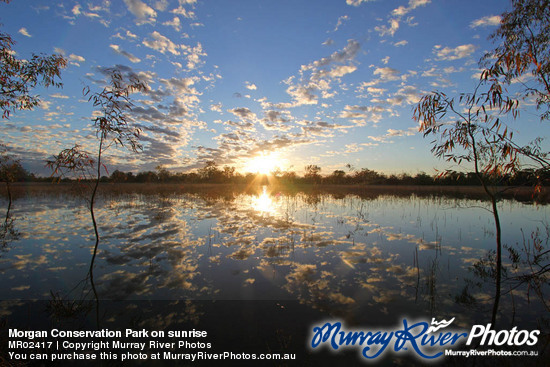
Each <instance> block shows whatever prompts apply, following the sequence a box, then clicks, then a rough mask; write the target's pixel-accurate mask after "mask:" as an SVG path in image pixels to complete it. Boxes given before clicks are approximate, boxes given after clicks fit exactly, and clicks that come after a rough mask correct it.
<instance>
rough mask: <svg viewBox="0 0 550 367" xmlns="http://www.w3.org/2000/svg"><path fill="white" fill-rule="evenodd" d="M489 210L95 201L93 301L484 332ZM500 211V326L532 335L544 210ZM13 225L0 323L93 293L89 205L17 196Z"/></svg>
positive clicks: (402, 199)
mask: <svg viewBox="0 0 550 367" xmlns="http://www.w3.org/2000/svg"><path fill="white" fill-rule="evenodd" d="M0 203H1V204H2V206H3V207H4V208H6V207H7V202H6V200H5V199H3V201H1V202H0ZM488 207H489V206H488V203H486V202H482V201H479V200H471V199H456V198H450V197H438V196H429V197H419V196H415V195H410V196H409V195H407V196H399V197H398V196H394V195H389V194H384V195H374V196H369V197H361V196H358V195H355V194H338V195H331V194H315V195H313V194H305V193H293V194H288V193H281V192H278V191H273V192H271V191H270V189H269V188H268V187H262V188H259V189H258V190H257V191H256V192H254V193H236V194H235V193H232V194H228V195H208V194H191V193H188V194H185V193H179V194H171V193H161V194H154V195H145V194H139V193H127V194H118V195H108V194H105V195H103V196H102V197H101V198H100V200H99V202H98V204H97V209H96V216H97V220H98V223H99V225H100V228H99V230H100V234H101V242H100V244H99V252H98V258H97V259H96V265H95V270H94V282H95V287H96V290H97V294H98V297H99V299H102V300H281V301H283V300H298V301H300V303H301V304H303V305H305V306H307V307H308V308H310V309H312V310H313V309H315V310H317V311H319V312H322V313H323V314H326V315H331V316H338V317H341V318H344V319H348V320H367V319H376V320H385V319H387V320H391V322H392V323H394V322H395V320H396V317H399V316H401V315H421V316H424V317H432V316H433V317H447V316H448V315H451V316H449V317H452V316H453V315H455V316H456V315H461V317H460V321H459V322H460V323H462V324H464V325H469V324H470V323H471V322H474V321H483V322H486V321H487V320H488V319H490V312H491V309H492V304H493V297H494V292H495V289H494V280H493V278H492V276H491V275H492V274H491V271H493V270H494V269H493V267H492V266H493V265H492V264H493V263H492V262H491V261H485V262H484V261H483V260H484V259H488V258H489V259H490V254H491V251H494V249H495V230H494V222H493V217H492V214H491V213H490V212H489V211H488V210H487V208H488ZM499 208H500V215H501V221H502V227H503V243H504V244H505V245H507V246H510V247H512V248H514V249H515V250H516V252H517V253H518V255H519V262H517V264H516V265H515V266H512V263H511V260H510V259H509V257H508V250H504V256H503V258H504V263H505V267H506V275H505V278H506V281H505V282H504V283H503V288H502V292H503V295H502V298H501V306H500V313H499V317H500V318H501V319H502V320H506V322H510V323H522V324H523V325H530V326H535V325H540V323H541V322H542V321H543V320H547V319H548V316H549V313H548V308H547V307H546V305H545V303H544V301H545V300H546V301H547V300H548V298H547V297H548V290H549V289H548V288H549V287H548V283H547V282H543V283H542V284H539V287H538V289H537V287H533V284H531V287H528V286H527V284H526V283H522V282H521V281H519V278H518V276H520V275H523V274H525V273H528V272H529V269H530V267H532V266H533V264H532V263H531V264H530V263H529V261H527V260H528V259H530V258H531V257H530V256H531V255H529V253H530V252H529V251H531V253H532V252H533V251H534V250H533V248H535V247H536V245H537V244H539V245H540V244H542V245H543V246H546V248H547V241H548V231H547V228H548V223H547V219H548V214H549V213H548V206H547V205H535V204H523V203H519V202H516V201H510V200H507V201H502V202H501V203H500V205H499ZM10 214H11V220H12V222H11V228H10V229H11V233H8V234H7V235H5V237H4V240H3V242H4V243H3V245H4V247H3V251H2V252H1V253H0V282H1V284H3V286H2V287H0V299H1V300H4V301H3V302H2V309H1V310H0V312H3V313H9V308H10V307H11V306H12V305H13V302H12V301H8V300H15V299H22V300H29V299H46V300H47V299H50V298H51V297H52V293H53V294H56V295H59V296H61V297H68V298H71V297H73V298H77V297H79V295H80V294H86V292H88V293H89V284H88V283H89V282H86V279H87V272H88V267H89V265H90V259H91V255H92V250H93V245H94V241H95V238H94V235H93V228H92V226H91V220H90V215H89V211H88V209H87V206H86V202H85V201H84V200H82V199H79V198H78V197H76V196H74V195H70V194H68V193H67V194H59V193H57V194H52V195H49V194H48V195H46V194H42V195H39V194H27V195H23V196H22V197H20V198H18V199H17V200H15V201H14V203H13V205H12V209H11V212H10ZM529 249H531V250H529ZM488 256H489V257H488ZM546 263H548V261H547V258H546ZM543 265H544V264H543ZM535 269H536V266H535ZM545 297H546V298H545ZM10 302H11V303H10ZM520 310H521V312H520Z"/></svg>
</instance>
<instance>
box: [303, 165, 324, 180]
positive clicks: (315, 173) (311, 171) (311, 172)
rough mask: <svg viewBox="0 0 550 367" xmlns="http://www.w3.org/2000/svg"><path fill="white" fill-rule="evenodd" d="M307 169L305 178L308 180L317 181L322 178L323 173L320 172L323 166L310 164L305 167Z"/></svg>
mask: <svg viewBox="0 0 550 367" xmlns="http://www.w3.org/2000/svg"><path fill="white" fill-rule="evenodd" d="M305 171H306V172H305V174H304V178H305V179H306V180H307V181H309V182H315V183H316V182H318V181H319V180H320V179H321V175H320V174H319V172H321V167H319V166H316V165H314V164H309V165H307V166H306V167H305Z"/></svg>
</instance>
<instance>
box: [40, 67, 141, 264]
mask: <svg viewBox="0 0 550 367" xmlns="http://www.w3.org/2000/svg"><path fill="white" fill-rule="evenodd" d="M146 89H147V86H146V84H145V83H143V82H142V81H140V80H139V79H138V78H137V77H135V76H130V77H129V80H125V78H124V77H123V75H122V74H121V72H120V71H119V70H118V69H116V68H115V69H112V70H111V74H110V82H109V85H108V86H106V87H105V88H103V90H101V91H100V92H92V91H91V89H90V88H89V87H86V88H84V90H83V94H84V95H85V96H86V97H87V98H88V101H89V102H91V103H92V105H93V107H94V108H95V112H94V114H93V116H94V117H93V118H92V119H91V121H92V127H93V129H94V130H95V135H96V137H97V140H98V145H97V147H96V151H95V154H92V153H90V152H87V151H86V150H84V149H83V148H82V147H81V146H80V145H75V146H73V147H72V148H68V149H64V150H62V151H61V152H60V153H59V154H58V155H56V156H54V157H53V158H52V159H51V160H49V161H47V166H48V167H50V168H51V169H52V171H53V174H54V175H60V176H63V175H72V176H76V177H77V178H79V179H80V180H81V181H82V182H83V183H91V186H90V194H89V195H90V196H89V199H88V200H89V202H88V204H89V209H90V215H91V219H92V223H93V228H94V234H95V246H94V252H93V256H92V261H91V263H90V271H92V270H93V266H94V261H95V257H96V254H97V248H98V245H99V239H100V236H99V230H98V225H97V220H96V217H95V212H94V208H95V202H96V196H97V192H98V188H99V182H100V179H101V172H102V169H104V170H105V171H106V166H105V163H104V160H105V153H106V152H107V150H108V149H109V148H111V147H123V148H126V149H128V150H129V151H130V152H132V153H137V152H139V151H140V150H142V146H141V144H140V142H139V137H140V134H141V129H140V128H138V127H136V126H135V125H133V124H132V123H131V118H130V116H129V114H128V113H129V112H130V111H131V109H132V107H133V102H132V100H131V94H132V93H135V92H143V91H145V90H146Z"/></svg>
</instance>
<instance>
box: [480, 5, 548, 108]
mask: <svg viewBox="0 0 550 367" xmlns="http://www.w3.org/2000/svg"><path fill="white" fill-rule="evenodd" d="M512 5H513V9H512V10H511V11H510V12H505V13H504V14H502V21H501V24H500V26H499V28H498V29H497V30H496V31H495V32H494V33H493V34H492V35H491V39H493V41H495V42H499V41H501V43H499V44H498V45H497V47H496V48H495V49H494V50H492V51H490V52H488V53H487V54H486V55H485V56H484V58H483V59H482V63H481V64H482V65H483V66H484V67H485V68H486V70H485V71H484V72H483V74H482V79H484V80H487V81H489V82H490V83H491V84H492V85H493V88H495V89H496V88H500V83H511V82H513V81H520V82H521V83H522V84H523V85H524V87H525V88H524V96H526V97H528V96H534V97H535V98H536V101H537V106H538V107H539V108H541V107H546V111H545V112H544V113H542V115H541V119H548V118H549V117H550V99H549V96H550V3H549V2H548V1H540V0H513V1H512ZM529 74H530V75H531V76H532V77H533V78H534V82H529V80H528V79H527V80H526V81H524V80H522V77H524V76H527V75H529ZM524 79H525V78H524Z"/></svg>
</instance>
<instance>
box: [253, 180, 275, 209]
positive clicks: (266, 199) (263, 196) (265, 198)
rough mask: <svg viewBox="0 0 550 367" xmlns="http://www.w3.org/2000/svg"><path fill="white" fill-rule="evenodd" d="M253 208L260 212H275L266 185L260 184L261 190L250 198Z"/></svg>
mask: <svg viewBox="0 0 550 367" xmlns="http://www.w3.org/2000/svg"><path fill="white" fill-rule="evenodd" d="M252 202H253V206H252V207H253V208H254V209H255V210H257V211H259V212H261V213H269V214H276V213H277V208H276V206H275V203H274V202H273V200H272V199H271V195H270V194H269V193H268V191H267V186H265V185H264V186H262V192H261V193H260V194H259V195H258V196H257V197H255V198H253V199H252Z"/></svg>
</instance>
